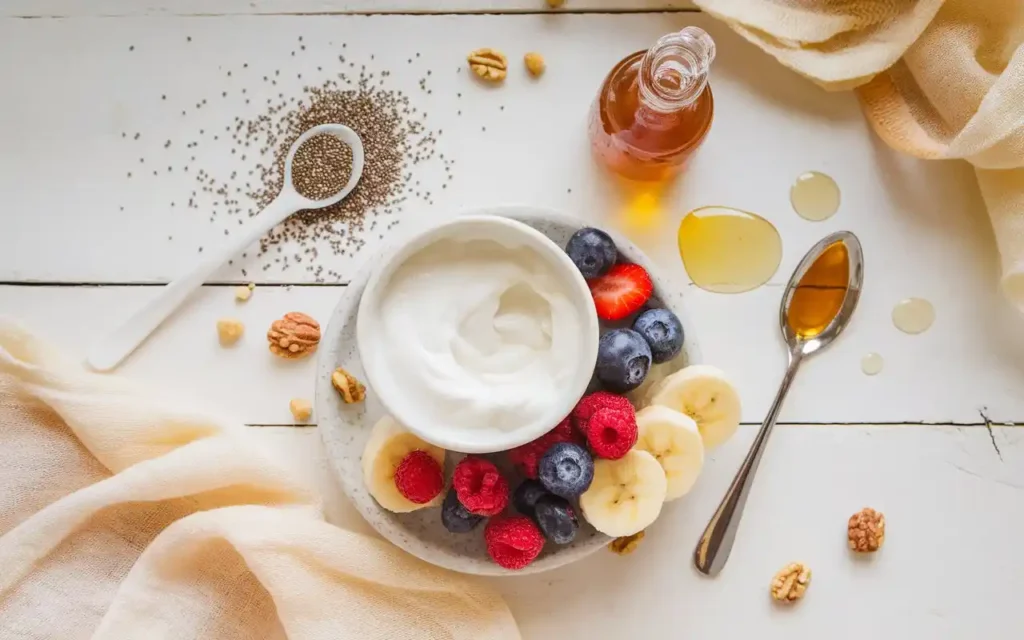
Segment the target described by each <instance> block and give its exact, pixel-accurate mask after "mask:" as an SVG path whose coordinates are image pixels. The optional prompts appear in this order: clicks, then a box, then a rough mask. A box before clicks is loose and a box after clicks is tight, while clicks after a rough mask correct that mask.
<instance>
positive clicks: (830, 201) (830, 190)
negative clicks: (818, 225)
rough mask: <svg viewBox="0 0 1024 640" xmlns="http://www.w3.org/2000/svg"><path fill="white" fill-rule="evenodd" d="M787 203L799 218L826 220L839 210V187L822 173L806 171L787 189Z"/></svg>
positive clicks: (815, 220) (816, 220) (817, 220)
mask: <svg viewBox="0 0 1024 640" xmlns="http://www.w3.org/2000/svg"><path fill="white" fill-rule="evenodd" d="M789 201H790V203H791V204H792V205H793V210H794V211H796V212H797V215H799V216H800V217H801V218H804V219H805V220H812V221H814V222H819V221H821V220H826V219H828V218H831V217H832V216H833V215H834V214H835V212H836V211H838V210H839V185H837V184H836V181H835V180H833V179H832V178H831V177H829V176H827V175H825V174H824V173H819V172H817V171H808V172H806V173H802V174H800V175H799V176H798V177H797V179H796V182H794V183H793V186H792V187H790V188H789Z"/></svg>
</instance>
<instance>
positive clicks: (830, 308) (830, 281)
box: [693, 231, 864, 576]
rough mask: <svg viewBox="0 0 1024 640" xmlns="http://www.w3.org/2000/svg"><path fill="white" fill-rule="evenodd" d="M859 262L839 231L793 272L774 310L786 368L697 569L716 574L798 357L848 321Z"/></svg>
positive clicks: (849, 237) (856, 295)
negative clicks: (777, 314) (783, 343)
mask: <svg viewBox="0 0 1024 640" xmlns="http://www.w3.org/2000/svg"><path fill="white" fill-rule="evenodd" d="M863 265H864V255H863V253H862V251H861V247H860V241H859V240H857V236H855V235H853V234H852V233H850V232H849V231H839V232H837V233H833V234H831V235H829V236H827V237H825V238H823V239H822V240H821V241H820V242H818V243H817V244H816V245H814V246H813V247H811V250H810V251H808V252H807V254H806V255H805V256H804V257H803V259H802V260H801V261H800V264H798V265H797V267H796V269H795V270H794V271H793V275H792V277H790V279H789V283H788V284H787V285H786V291H785V293H784V294H783V296H782V304H781V305H780V308H779V326H780V328H781V330H782V337H783V339H785V341H786V346H787V347H788V350H789V367H788V369H787V370H786V375H785V376H783V378H782V384H781V385H780V386H779V391H778V393H777V394H776V395H775V401H774V402H773V403H772V406H771V408H770V409H769V410H768V416H767V417H766V418H765V419H764V424H762V425H761V429H760V430H759V431H758V432H757V437H755V438H754V443H753V444H752V445H751V446H750V451H749V452H748V453H747V457H746V458H744V460H743V464H741V465H740V468H739V471H737V472H736V477H735V478H733V481H732V484H730V485H729V490H728V491H726V493H725V497H724V498H722V502H721V504H719V505H718V509H716V510H715V513H714V515H713V516H711V521H710V522H708V526H707V528H706V529H704V534H703V535H702V536H701V537H700V540H699V541H698V542H697V548H696V549H694V552H693V562H694V564H695V565H696V566H697V570H698V571H700V572H701V573H703V574H705V575H710V576H713V575H717V574H718V573H719V572H720V571H721V570H722V567H724V566H725V562H726V560H727V559H728V558H729V552H730V551H731V550H732V545H733V541H734V540H735V539H736V530H737V529H738V528H739V524H740V517H741V516H742V515H743V505H744V504H745V503H746V501H747V495H748V494H749V493H750V487H751V485H753V483H754V474H755V473H756V472H757V466H758V464H759V463H760V462H761V456H762V454H763V453H764V449H765V445H766V444H767V442H768V436H770V435H771V434H772V429H773V428H774V427H775V420H776V418H778V416H779V410H780V409H781V408H782V402H783V400H785V399H786V393H787V392H788V391H789V387H790V385H791V384H792V382H793V378H794V377H796V372H797V370H798V369H799V368H800V363H801V362H803V360H804V358H807V357H808V356H811V355H813V354H815V353H817V352H819V351H821V350H822V349H824V348H825V347H827V346H828V345H829V344H831V343H832V341H833V340H835V339H836V337H838V336H839V334H840V333H841V332H842V331H843V329H844V328H845V327H846V325H847V324H849V322H850V318H851V317H852V316H853V311H854V309H856V308H857V301H858V300H859V299H860V290H861V284H862V283H863V281H864V266H863Z"/></svg>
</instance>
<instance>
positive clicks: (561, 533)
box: [533, 495, 580, 544]
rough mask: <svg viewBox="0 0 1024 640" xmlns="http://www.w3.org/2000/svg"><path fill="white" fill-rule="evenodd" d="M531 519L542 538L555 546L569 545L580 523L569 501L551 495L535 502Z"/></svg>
mask: <svg viewBox="0 0 1024 640" xmlns="http://www.w3.org/2000/svg"><path fill="white" fill-rule="evenodd" d="M533 519H534V522H536V523H537V526H538V527H540V532H541V533H543V534H544V537H545V538H547V539H548V540H550V541H551V542H554V543H555V544H569V543H570V542H572V540H573V538H575V537H576V532H577V531H578V530H579V528H580V521H579V520H578V519H577V518H576V513H575V512H574V511H573V510H572V507H571V506H570V505H569V501H568V500H566V499H565V498H559V497H558V496H553V495H546V496H544V497H542V498H541V499H540V500H538V501H537V506H536V512H535V514H534V518H533Z"/></svg>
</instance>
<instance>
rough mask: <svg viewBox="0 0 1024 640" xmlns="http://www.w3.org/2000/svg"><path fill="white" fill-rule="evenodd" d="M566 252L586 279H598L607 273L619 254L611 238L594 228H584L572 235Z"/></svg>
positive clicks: (566, 246)
mask: <svg viewBox="0 0 1024 640" xmlns="http://www.w3.org/2000/svg"><path fill="white" fill-rule="evenodd" d="M565 252H566V253H567V254H569V259H570V260H572V261H573V263H574V264H575V265H576V268H578V269H579V270H580V273H582V274H583V277H584V278H596V277H597V276H602V275H604V274H605V273H607V271H608V270H609V269H611V268H612V265H614V264H615V260H616V259H617V258H618V254H619V252H618V251H617V250H616V249H615V242H613V241H612V239H611V236H609V235H608V234H607V233H605V232H604V231H601V230H600V229H595V228H593V227H584V228H582V229H580V230H579V231H577V232H576V233H574V234H572V237H571V238H569V242H568V243H566V245H565Z"/></svg>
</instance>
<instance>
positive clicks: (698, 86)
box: [639, 27, 715, 113]
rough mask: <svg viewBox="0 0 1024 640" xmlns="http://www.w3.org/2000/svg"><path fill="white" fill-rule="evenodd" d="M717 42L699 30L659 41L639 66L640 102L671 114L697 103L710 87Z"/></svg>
mask: <svg viewBox="0 0 1024 640" xmlns="http://www.w3.org/2000/svg"><path fill="white" fill-rule="evenodd" d="M714 58H715V42H714V40H712V39H711V36H709V35H708V34H707V32H705V31H704V30H703V29H700V28H698V27H686V28H684V29H683V30H682V31H679V32H678V33H670V34H668V35H666V36H662V37H661V38H659V39H658V41H657V42H656V43H654V46H653V47H651V48H650V50H649V51H648V52H647V53H646V54H645V55H644V57H643V60H642V61H641V63H640V74H639V89H640V98H641V100H642V101H643V103H644V106H646V107H647V108H648V109H651V110H654V111H658V112H662V113H671V112H673V111H678V110H680V109H684V108H686V107H688V106H689V105H691V104H693V103H694V102H696V101H697V98H699V97H700V95H701V94H702V93H704V88H705V87H707V84H708V69H709V68H710V66H711V61H712V60H714Z"/></svg>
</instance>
